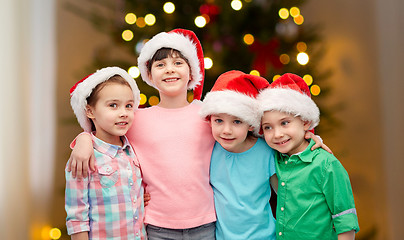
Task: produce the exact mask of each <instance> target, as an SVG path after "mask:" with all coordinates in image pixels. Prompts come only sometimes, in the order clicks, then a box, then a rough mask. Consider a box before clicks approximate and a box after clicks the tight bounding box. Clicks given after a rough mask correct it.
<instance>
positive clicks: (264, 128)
mask: <svg viewBox="0 0 404 240" xmlns="http://www.w3.org/2000/svg"><path fill="white" fill-rule="evenodd" d="M262 129H263V130H264V131H268V130H271V129H272V127H271V126H267V125H265V126H263V127H262Z"/></svg>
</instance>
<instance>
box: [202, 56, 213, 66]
mask: <svg viewBox="0 0 404 240" xmlns="http://www.w3.org/2000/svg"><path fill="white" fill-rule="evenodd" d="M203 61H204V64H205V69H211V68H212V67H213V60H212V59H211V58H209V57H205V58H204V59H203Z"/></svg>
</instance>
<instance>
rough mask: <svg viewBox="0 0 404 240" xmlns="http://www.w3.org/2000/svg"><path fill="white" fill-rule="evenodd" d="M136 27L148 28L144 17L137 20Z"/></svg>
mask: <svg viewBox="0 0 404 240" xmlns="http://www.w3.org/2000/svg"><path fill="white" fill-rule="evenodd" d="M136 26H138V27H140V28H144V27H145V26H146V22H145V20H144V18H143V17H139V18H137V20H136Z"/></svg>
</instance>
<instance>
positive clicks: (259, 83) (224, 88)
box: [199, 70, 269, 133]
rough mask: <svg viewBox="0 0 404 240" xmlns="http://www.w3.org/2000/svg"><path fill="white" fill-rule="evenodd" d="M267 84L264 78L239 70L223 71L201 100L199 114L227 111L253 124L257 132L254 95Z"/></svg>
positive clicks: (258, 119) (257, 120) (258, 121)
mask: <svg viewBox="0 0 404 240" xmlns="http://www.w3.org/2000/svg"><path fill="white" fill-rule="evenodd" d="M268 86H269V83H268V81H267V80H266V79H265V78H262V77H259V76H255V75H251V74H245V73H243V72H241V71H235V70H233V71H229V72H226V73H223V74H222V75H220V76H219V78H218V79H217V80H216V82H215V85H214V86H213V87H212V90H211V91H210V92H208V93H207V94H206V96H205V98H204V100H203V104H202V108H201V110H200V112H199V114H200V115H201V116H202V117H204V118H207V117H209V116H210V115H212V114H220V113H227V114H229V115H232V116H236V117H238V118H240V119H242V120H243V121H245V122H246V123H248V124H249V125H251V126H253V127H254V129H255V132H256V133H258V130H259V127H260V122H261V121H260V116H261V115H260V112H259V108H258V103H257V101H256V97H257V95H258V93H259V92H260V91H261V90H262V89H264V88H267V87H268Z"/></svg>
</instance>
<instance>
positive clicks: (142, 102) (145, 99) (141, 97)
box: [139, 93, 147, 105]
mask: <svg viewBox="0 0 404 240" xmlns="http://www.w3.org/2000/svg"><path fill="white" fill-rule="evenodd" d="M146 102H147V97H146V95H144V94H143V93H141V94H140V102H139V104H140V105H144V104H146Z"/></svg>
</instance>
